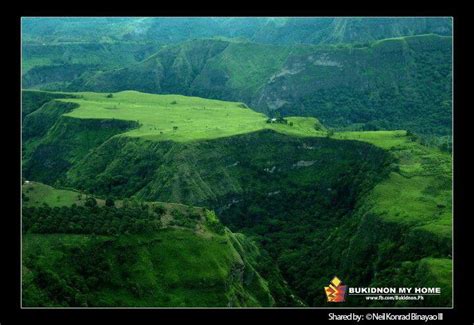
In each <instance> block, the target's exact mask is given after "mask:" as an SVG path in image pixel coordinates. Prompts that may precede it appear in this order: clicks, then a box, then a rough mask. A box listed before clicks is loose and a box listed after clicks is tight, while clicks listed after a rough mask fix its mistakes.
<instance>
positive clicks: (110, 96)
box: [105, 94, 114, 98]
mask: <svg viewBox="0 0 474 325" xmlns="http://www.w3.org/2000/svg"><path fill="white" fill-rule="evenodd" d="M105 97H107V98H113V97H114V95H113V94H108V95H107V96H105Z"/></svg>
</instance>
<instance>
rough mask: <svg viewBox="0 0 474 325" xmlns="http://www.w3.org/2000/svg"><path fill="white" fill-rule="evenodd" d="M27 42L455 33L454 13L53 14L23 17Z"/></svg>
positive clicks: (317, 40) (306, 40)
mask: <svg viewBox="0 0 474 325" xmlns="http://www.w3.org/2000/svg"><path fill="white" fill-rule="evenodd" d="M22 31H23V38H24V41H28V42H30V41H34V42H56V43H61V42H78V41H86V42H87V41H95V42H97V41H144V40H145V41H150V40H152V41H157V42H160V43H163V44H169V43H176V42H182V41H185V40H189V39H195V38H212V37H226V38H243V39H247V40H249V41H253V42H259V43H270V44H337V43H354V42H367V41H373V40H378V39H383V38H390V37H399V36H409V35H418V34H429V33H434V34H439V35H451V33H452V19H451V18H437V17H427V18H419V17H412V18H401V17H393V18H389V17H388V18H387V17H380V18H361V17H358V18H350V17H336V18H333V17H331V18H330V17H319V18H308V17H300V18H285V17H276V18H269V17H266V18H260V19H255V18H251V17H241V18H237V17H213V18H206V17H196V18H179V17H170V18H143V17H141V18H124V17H118V18H99V17H98V18H57V19H54V18H48V19H27V20H24V22H23V30H22Z"/></svg>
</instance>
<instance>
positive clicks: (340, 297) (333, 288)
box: [324, 276, 347, 302]
mask: <svg viewBox="0 0 474 325" xmlns="http://www.w3.org/2000/svg"><path fill="white" fill-rule="evenodd" d="M346 288H347V286H345V285H342V281H341V280H339V278H338V277H337V276H335V277H334V278H333V279H332V280H331V283H329V287H324V291H325V292H326V297H327V298H328V302H344V301H345V300H346Z"/></svg>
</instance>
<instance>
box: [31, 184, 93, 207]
mask: <svg viewBox="0 0 474 325" xmlns="http://www.w3.org/2000/svg"><path fill="white" fill-rule="evenodd" d="M22 191H23V193H24V194H25V195H26V196H27V197H28V200H23V205H24V206H41V205H42V204H43V203H46V204H48V205H49V206H51V207H61V206H70V205H72V204H74V203H76V204H78V205H80V204H81V201H82V202H83V201H84V200H85V195H81V194H80V193H79V192H76V191H71V190H60V189H57V188H54V187H51V186H48V185H46V184H42V183H37V182H31V181H28V183H25V184H23V188H22ZM80 195H81V200H79V196H80Z"/></svg>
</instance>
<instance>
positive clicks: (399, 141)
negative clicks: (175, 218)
mask: <svg viewBox="0 0 474 325" xmlns="http://www.w3.org/2000/svg"><path fill="white" fill-rule="evenodd" d="M40 94H41V93H38V92H30V91H26V92H24V96H25V98H30V99H31V96H36V97H38V96H41V95H40ZM44 95H45V96H51V95H50V94H49V93H44ZM57 96H64V97H66V96H74V98H59V99H57V98H56V99H54V100H52V101H47V102H46V103H45V104H43V105H42V106H41V107H40V108H37V109H32V110H31V111H32V112H31V113H29V114H28V115H26V116H25V118H24V125H23V132H24V134H23V136H24V151H23V153H24V156H23V158H24V160H23V175H24V177H25V178H26V179H27V180H29V181H39V182H44V183H47V184H49V185H55V186H58V187H64V186H67V187H71V188H75V189H77V190H79V191H81V192H84V193H88V195H95V196H98V197H102V198H110V199H113V200H115V201H117V200H123V199H126V198H135V199H139V200H142V201H162V202H173V203H183V204H189V205H199V206H205V207H206V208H207V209H212V210H215V211H216V212H217V216H218V218H219V219H220V220H221V221H222V223H223V224H225V225H226V226H228V227H229V228H230V230H231V231H233V232H235V231H239V232H242V233H244V234H245V235H247V236H250V237H251V238H252V239H253V240H255V241H256V243H257V244H258V249H259V250H260V251H261V252H262V253H261V254H268V256H269V258H270V259H271V261H272V263H275V264H276V265H277V266H278V269H279V270H280V271H281V275H279V271H278V272H277V271H275V270H273V271H271V272H270V271H268V270H267V271H266V272H263V271H262V273H261V276H262V278H263V279H269V278H270V279H278V278H279V276H282V277H283V278H284V279H285V281H287V283H288V285H289V287H290V289H288V290H291V291H292V292H293V293H292V294H295V296H296V297H297V298H295V299H293V300H292V299H290V298H288V297H291V294H290V293H289V291H285V289H281V288H284V287H285V286H284V285H281V282H279V281H278V280H267V281H269V282H270V283H273V284H272V285H270V289H269V291H270V295H271V296H272V297H274V299H275V302H274V303H275V304H277V305H290V304H296V303H295V301H299V300H300V299H301V301H302V303H303V304H305V305H308V306H321V305H325V304H327V303H326V302H325V296H324V291H323V287H324V285H327V282H328V281H329V280H330V279H331V278H332V276H333V275H334V274H337V275H338V276H339V277H341V278H342V279H344V281H345V282H346V283H347V284H348V285H350V286H368V285H379V284H383V285H387V286H398V285H403V286H412V285H413V286H416V285H423V286H426V285H427V283H428V284H432V285H436V286H441V287H442V295H441V296H439V297H430V298H429V299H427V300H425V301H421V302H420V301H418V302H413V301H412V302H405V303H404V302H398V303H397V304H402V305H403V304H409V305H424V306H425V305H436V306H448V305H450V304H451V255H450V254H451V248H452V247H451V236H452V234H451V218H452V215H451V157H450V155H449V154H448V153H445V152H441V151H439V150H438V149H436V148H431V147H426V146H423V145H421V144H420V143H419V142H418V141H417V139H416V136H414V135H412V134H410V133H407V132H406V131H377V132H335V133H334V132H328V131H326V129H325V128H324V127H323V126H322V125H321V124H320V123H319V122H318V121H317V120H316V119H314V118H303V117H288V118H287V119H286V120H285V119H276V120H275V121H273V123H272V121H271V120H270V121H269V120H268V119H267V118H266V117H265V116H264V115H262V114H260V113H256V112H255V111H253V110H251V109H249V108H247V107H246V105H243V104H241V103H233V102H222V101H217V100H207V99H202V98H195V97H184V96H178V95H151V94H142V93H138V92H130V91H127V92H121V93H111V94H108V93H73V94H72V93H71V94H59V95H57ZM37 106H39V105H36V106H35V107H37ZM39 121H41V123H40V122H39ZM269 122H270V123H269ZM27 195H28V194H27ZM58 211H59V210H58ZM58 213H59V212H58ZM185 219H186V218H185ZM63 227H66V228H63V230H65V231H66V232H67V231H68V230H67V229H69V228H67V227H68V226H67V224H66V225H64V226H63ZM73 228H74V227H73ZM106 228H107V227H106ZM114 228H117V227H114ZM118 229H120V227H118ZM55 231H56V230H55ZM63 232H64V231H63ZM63 232H60V233H63ZM118 233H120V231H118ZM225 233H226V234H228V233H227V232H225ZM108 235H110V234H108ZM152 236H155V235H152ZM156 236H161V235H159V234H156ZM222 236H223V235H222ZM229 236H230V234H229ZM31 238H33V240H34V238H35V237H34V236H33V237H31ZM51 238H54V237H51ZM124 238H125V237H123V238H122V237H119V238H118V239H116V241H115V242H114V244H110V245H109V244H108V246H106V247H108V248H107V249H105V248H104V254H106V256H115V254H116V253H111V252H116V251H117V250H116V249H117V247H119V246H116V245H122V243H123V242H122V240H123V241H127V240H128V239H124ZM167 238H168V237H167ZM131 240H132V239H131ZM168 240H171V239H170V238H168V239H163V243H165V242H166V241H168ZM45 245H46V244H45ZM244 246H245V245H244ZM109 249H110V250H109ZM150 249H151V248H150ZM183 249H187V248H183ZM108 254H110V255H108ZM140 254H141V253H140ZM143 254H145V255H146V254H148V253H143ZM53 256H54V254H53ZM140 256H141V255H140ZM111 258H112V257H111ZM261 260H262V259H259V258H255V259H254V261H255V263H256V264H255V265H254V266H253V268H254V269H256V270H262V269H265V267H263V266H259V261H261ZM109 261H111V262H110V263H114V262H113V260H109ZM143 261H145V262H146V263H150V262H149V260H147V258H145V257H144V259H143ZM54 263H56V262H54ZM151 263H152V264H153V265H155V264H154V263H155V262H154V261H153V260H151ZM183 263H185V261H183ZM264 264H265V263H264ZM112 265H115V264H112ZM147 265H150V264H147ZM144 272H145V271H144ZM257 272H259V271H257ZM259 273H260V272H259ZM223 274H225V272H224V273H223ZM268 274H271V276H268ZM148 276H150V275H147V277H148ZM200 276H201V275H198V276H197V277H200ZM213 276H214V275H213ZM147 279H149V278H147ZM154 279H155V280H153V281H155V282H154V283H157V285H159V283H158V282H159V281H158V280H156V278H154ZM144 281H145V280H144ZM147 281H148V280H147ZM150 281H152V280H150ZM156 281H158V282H156ZM196 281H197V279H196ZM244 282H245V281H244ZM113 283H115V282H113ZM113 283H112V284H111V285H115V284H113ZM143 283H145V282H143ZM185 283H188V282H185ZM279 283H280V284H279ZM178 287H179V285H178ZM275 287H276V288H280V289H272V288H275ZM244 289H245V288H244ZM258 290H260V289H258ZM219 292H220V294H221V296H219V297H222V294H224V295H225V293H222V291H219ZM225 292H227V293H228V291H225ZM259 292H260V291H259ZM265 292H266V291H265ZM274 292H279V293H278V294H275V293H274ZM215 294H216V295H217V293H215ZM248 294H249V295H250V296H252V295H253V293H248ZM243 295H247V293H244V294H243ZM191 296H192V295H191ZM267 296H268V295H267ZM267 296H266V297H267ZM138 297H140V295H139V296H138ZM227 297H228V294H227ZM253 297H254V298H249V299H244V300H241V303H238V304H237V303H236V304H235V305H239V304H240V305H245V304H252V303H253V304H261V305H269V303H268V301H270V300H271V299H270V300H265V299H266V298H265V299H263V300H262V299H260V298H258V299H257V298H255V296H253ZM93 299H96V298H93ZM97 299H99V298H97ZM101 299H102V298H101ZM104 299H105V300H103V299H102V300H92V301H93V302H92V303H93V304H109V303H110V304H112V303H113V302H111V301H110V300H107V299H108V298H104ZM117 299H121V298H117ZM124 299H125V298H124ZM136 299H139V300H133V302H131V303H130V304H132V305H134V304H142V303H143V304H146V305H150V304H152V301H151V300H147V299H151V298H146V299H145V298H143V299H142V298H136ZM160 299H161V298H160ZM163 299H164V300H159V302H158V303H159V304H166V299H167V298H166V299H165V298H163ZM170 299H174V298H170ZM176 299H178V298H176ZM107 301H108V302H107ZM121 301H122V303H125V302H124V301H126V299H125V300H121ZM170 301H172V302H173V303H176V302H177V301H178V300H170ZM212 301H214V300H207V301H206V302H203V301H198V300H196V301H185V302H181V303H183V304H189V305H199V304H203V303H205V304H213V302H212ZM225 301H228V300H225ZM233 301H234V300H233ZM262 301H266V303H263V302H262ZM155 302H156V301H155ZM170 304H171V303H170ZM377 304H379V303H377V302H370V301H359V300H358V299H357V298H351V299H350V300H348V301H347V302H346V303H344V304H341V306H347V305H359V306H360V305H377ZM385 304H387V305H393V302H391V303H390V302H386V303H385ZM270 305H271V304H270Z"/></svg>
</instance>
